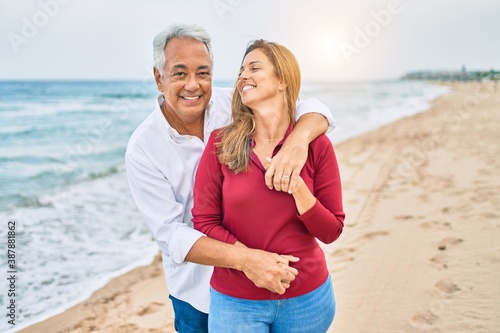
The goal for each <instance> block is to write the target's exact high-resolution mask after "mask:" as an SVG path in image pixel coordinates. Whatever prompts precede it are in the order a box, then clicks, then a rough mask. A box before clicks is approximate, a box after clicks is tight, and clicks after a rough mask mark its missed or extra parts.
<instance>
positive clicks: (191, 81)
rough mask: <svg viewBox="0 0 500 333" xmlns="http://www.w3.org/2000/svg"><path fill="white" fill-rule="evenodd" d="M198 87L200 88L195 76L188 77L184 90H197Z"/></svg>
mask: <svg viewBox="0 0 500 333" xmlns="http://www.w3.org/2000/svg"><path fill="white" fill-rule="evenodd" d="M199 87H200V82H199V81H198V78H197V77H196V75H191V76H189V78H188V80H187V82H186V85H185V89H186V90H189V91H194V90H197V89H198V88H199Z"/></svg>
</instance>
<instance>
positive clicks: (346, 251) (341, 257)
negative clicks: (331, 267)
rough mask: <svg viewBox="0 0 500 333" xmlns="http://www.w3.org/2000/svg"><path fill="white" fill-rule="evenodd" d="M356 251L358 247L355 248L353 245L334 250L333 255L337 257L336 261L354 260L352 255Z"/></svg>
mask: <svg viewBox="0 0 500 333" xmlns="http://www.w3.org/2000/svg"><path fill="white" fill-rule="evenodd" d="M355 251H356V249H354V248H352V247H346V248H343V249H338V250H335V251H332V252H331V255H332V256H333V258H335V261H338V262H345V261H353V260H354V257H353V256H351V253H353V252H355Z"/></svg>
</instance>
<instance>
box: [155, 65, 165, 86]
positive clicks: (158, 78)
mask: <svg viewBox="0 0 500 333" xmlns="http://www.w3.org/2000/svg"><path fill="white" fill-rule="evenodd" d="M153 74H154V76H155V82H156V87H157V88H158V91H163V80H162V79H161V75H160V71H159V70H158V69H156V67H153Z"/></svg>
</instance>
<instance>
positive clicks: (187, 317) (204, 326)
mask: <svg viewBox="0 0 500 333" xmlns="http://www.w3.org/2000/svg"><path fill="white" fill-rule="evenodd" d="M169 298H170V299H171V300H172V306H173V307H174V314H175V321H174V327H175V330H176V331H177V332H179V333H208V314H206V313H204V312H201V311H199V310H196V309H195V308H194V307H193V306H192V305H191V304H189V303H187V302H184V301H181V300H180V299H177V298H175V297H173V296H172V295H169Z"/></svg>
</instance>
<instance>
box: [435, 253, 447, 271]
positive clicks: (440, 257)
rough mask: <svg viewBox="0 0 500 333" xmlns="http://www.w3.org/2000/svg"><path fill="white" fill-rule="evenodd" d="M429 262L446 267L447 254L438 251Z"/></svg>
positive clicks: (438, 266) (439, 266)
mask: <svg viewBox="0 0 500 333" xmlns="http://www.w3.org/2000/svg"><path fill="white" fill-rule="evenodd" d="M431 262H432V263H433V264H434V266H436V267H437V268H448V256H447V255H446V254H444V253H438V254H437V255H435V256H434V257H432V258H431Z"/></svg>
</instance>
